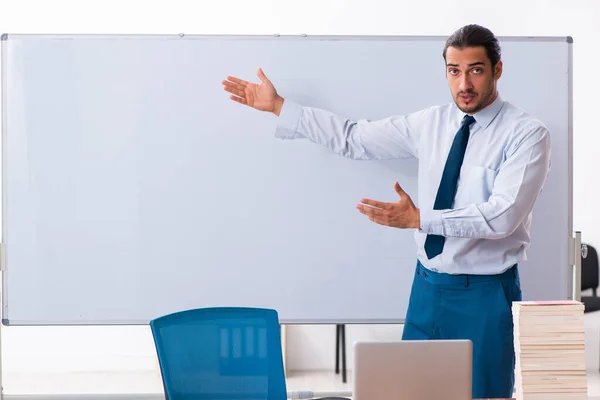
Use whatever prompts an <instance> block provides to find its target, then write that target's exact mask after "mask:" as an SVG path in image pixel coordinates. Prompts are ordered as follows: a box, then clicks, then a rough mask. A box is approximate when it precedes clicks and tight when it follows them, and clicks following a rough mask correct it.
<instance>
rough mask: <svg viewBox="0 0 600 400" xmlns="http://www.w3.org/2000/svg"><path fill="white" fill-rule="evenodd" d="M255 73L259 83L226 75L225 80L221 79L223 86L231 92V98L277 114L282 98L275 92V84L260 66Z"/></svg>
mask: <svg viewBox="0 0 600 400" xmlns="http://www.w3.org/2000/svg"><path fill="white" fill-rule="evenodd" d="M257 75H258V78H259V79H260V81H261V83H260V84H256V83H251V82H248V81H245V80H243V79H239V78H236V77H233V76H228V77H227V80H224V81H223V86H224V87H223V88H224V89H225V90H226V91H228V92H229V93H231V96H230V98H231V100H234V101H237V102H238V103H241V104H245V105H247V106H250V107H252V108H255V109H257V110H260V111H268V112H273V113H275V114H277V115H279V111H280V110H281V104H282V103H283V99H282V98H281V97H280V96H279V95H278V94H277V90H275V86H273V83H271V81H270V80H269V79H268V78H267V77H266V75H265V74H264V72H263V71H262V69H261V68H259V69H258V71H257Z"/></svg>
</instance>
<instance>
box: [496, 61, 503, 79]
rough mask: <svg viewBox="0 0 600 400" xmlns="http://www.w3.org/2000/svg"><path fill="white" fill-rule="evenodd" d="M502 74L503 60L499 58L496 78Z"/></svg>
mask: <svg viewBox="0 0 600 400" xmlns="http://www.w3.org/2000/svg"><path fill="white" fill-rule="evenodd" d="M501 76H502V60H499V61H498V62H497V63H496V66H495V67H494V79H495V80H498V79H500V77H501Z"/></svg>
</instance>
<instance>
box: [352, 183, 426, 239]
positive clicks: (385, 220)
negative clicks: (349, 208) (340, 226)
mask: <svg viewBox="0 0 600 400" xmlns="http://www.w3.org/2000/svg"><path fill="white" fill-rule="evenodd" d="M394 189H395V190H396V193H398V195H399V196H400V200H398V201H397V202H395V203H386V202H383V201H376V200H370V199H361V200H360V202H361V204H358V205H357V206H356V208H357V209H358V211H360V212H361V213H363V214H364V215H366V216H367V217H369V219H370V220H371V221H373V222H376V223H378V224H381V225H386V226H391V227H394V228H417V229H418V228H420V227H421V213H420V211H419V209H418V208H417V207H415V204H414V203H413V201H412V199H411V198H410V196H409V195H408V194H406V192H405V191H404V190H403V189H402V188H401V187H400V185H399V184H398V182H396V183H395V184H394Z"/></svg>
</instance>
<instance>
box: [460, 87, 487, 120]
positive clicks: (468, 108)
mask: <svg viewBox="0 0 600 400" xmlns="http://www.w3.org/2000/svg"><path fill="white" fill-rule="evenodd" d="M494 93H495V88H494V85H491V86H490V87H489V89H488V90H487V91H486V92H485V93H484V95H483V97H481V98H480V99H479V101H478V102H473V101H471V102H469V104H466V105H461V102H462V99H461V96H465V95H467V96H473V98H472V100H476V99H477V96H478V95H479V94H478V93H477V92H475V91H474V90H463V91H460V92H458V93H457V94H456V98H455V99H454V103H456V106H457V107H458V108H459V109H460V110H461V111H462V112H464V113H467V114H475V113H476V112H477V111H480V110H482V109H484V108H485V107H487V106H488V105H489V104H490V103H491V102H492V99H493V97H494Z"/></svg>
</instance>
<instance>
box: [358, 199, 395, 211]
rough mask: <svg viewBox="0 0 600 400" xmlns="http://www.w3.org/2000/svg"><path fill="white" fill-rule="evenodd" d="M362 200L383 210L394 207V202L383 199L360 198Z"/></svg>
mask: <svg viewBox="0 0 600 400" xmlns="http://www.w3.org/2000/svg"><path fill="white" fill-rule="evenodd" d="M360 202H361V203H363V204H367V205H369V206H372V207H377V208H381V209H383V210H389V209H391V208H392V204H390V203H386V202H383V201H377V200H371V199H360Z"/></svg>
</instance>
